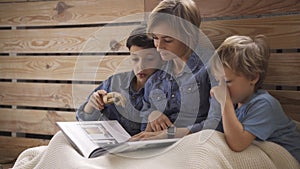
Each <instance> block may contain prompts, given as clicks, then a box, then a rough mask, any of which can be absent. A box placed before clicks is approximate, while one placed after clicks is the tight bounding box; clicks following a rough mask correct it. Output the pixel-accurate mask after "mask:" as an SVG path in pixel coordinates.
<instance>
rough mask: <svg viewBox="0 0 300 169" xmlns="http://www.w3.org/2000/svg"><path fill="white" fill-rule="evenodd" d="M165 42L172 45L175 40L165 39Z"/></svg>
mask: <svg viewBox="0 0 300 169" xmlns="http://www.w3.org/2000/svg"><path fill="white" fill-rule="evenodd" d="M164 41H165V42H166V43H171V42H172V41H173V39H170V38H166V39H164Z"/></svg>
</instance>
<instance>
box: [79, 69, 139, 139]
mask: <svg viewBox="0 0 300 169" xmlns="http://www.w3.org/2000/svg"><path fill="white" fill-rule="evenodd" d="M134 80H136V77H135V76H134V73H133V72H123V73H119V74H115V75H113V76H110V77H109V78H108V79H107V80H105V81H103V82H102V83H101V84H100V85H99V86H98V87H97V88H96V89H95V90H94V91H93V92H92V93H91V94H90V95H89V96H88V99H87V100H86V102H85V103H83V104H82V105H81V106H80V107H79V108H78V110H77V111H76V119H77V120H78V121H97V120H117V121H119V123H120V124H121V125H122V126H123V127H124V129H125V130H126V131H127V132H128V133H129V134H130V135H135V134H137V133H139V132H140V127H141V117H140V110H141V109H142V107H143V101H142V99H143V95H144V88H142V89H140V90H139V91H135V90H134V89H133V85H132V82H133V81H134ZM97 90H106V91H107V92H119V93H121V94H122V95H123V96H125V97H126V105H125V108H123V107H122V106H117V105H115V104H109V105H105V107H104V109H103V110H96V109H94V110H93V112H92V113H85V112H84V107H85V105H86V104H87V103H88V100H89V98H90V97H91V95H92V94H93V93H94V92H95V91H97Z"/></svg>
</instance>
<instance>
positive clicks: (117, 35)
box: [0, 24, 137, 53]
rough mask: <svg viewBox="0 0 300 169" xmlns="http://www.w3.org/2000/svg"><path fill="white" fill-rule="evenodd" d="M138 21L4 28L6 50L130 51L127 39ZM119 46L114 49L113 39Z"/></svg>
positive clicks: (1, 39)
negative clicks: (98, 25)
mask: <svg viewBox="0 0 300 169" xmlns="http://www.w3.org/2000/svg"><path fill="white" fill-rule="evenodd" d="M135 27H137V24H132V25H122V26H110V25H107V26H104V27H81V28H59V29H26V30H0V52H3V53H11V52H12V53H85V52H114V51H115V52H128V49H127V48H126V45H125V41H126V39H127V37H128V36H129V34H130V32H131V31H132V30H133V29H134V28H135ZM114 41H116V42H118V43H120V44H119V47H117V48H113V49H112V48H111V43H112V42H114Z"/></svg>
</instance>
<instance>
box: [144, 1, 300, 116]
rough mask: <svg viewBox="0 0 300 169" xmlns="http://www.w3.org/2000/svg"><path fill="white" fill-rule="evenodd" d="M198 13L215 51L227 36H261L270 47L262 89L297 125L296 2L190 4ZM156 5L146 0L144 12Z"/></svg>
mask: <svg viewBox="0 0 300 169" xmlns="http://www.w3.org/2000/svg"><path fill="white" fill-rule="evenodd" d="M194 1H195V2H196V3H197V5H198V7H199V9H200V12H201V15H202V23H201V29H202V31H203V32H204V33H205V34H206V35H207V37H208V38H209V39H210V40H211V42H212V44H213V45H214V46H215V48H217V47H218V46H219V45H220V44H221V43H222V42H223V41H224V40H225V38H226V37H228V36H231V35H249V36H254V35H257V34H264V35H266V36H267V37H268V39H269V41H270V47H271V51H272V53H271V58H270V62H269V69H268V75H267V77H266V80H265V89H268V90H269V91H270V93H271V94H272V95H273V96H275V97H276V98H277V99H278V100H279V101H280V102H281V104H282V106H283V108H284V110H285V112H286V113H287V114H288V115H289V116H291V117H292V118H293V119H295V120H297V121H300V91H299V90H300V38H299V37H300V1H299V0H284V1H281V0H251V1H247V0H243V1H240V0H213V1H212V0H194ZM159 2H160V1H159V0H146V1H145V11H148V12H149V11H151V10H152V9H153V8H154V7H155V6H156V5H157V4H158V3H159Z"/></svg>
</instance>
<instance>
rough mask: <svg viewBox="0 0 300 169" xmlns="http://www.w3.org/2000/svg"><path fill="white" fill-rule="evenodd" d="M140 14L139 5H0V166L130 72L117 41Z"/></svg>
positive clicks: (45, 138)
mask: <svg viewBox="0 0 300 169" xmlns="http://www.w3.org/2000/svg"><path fill="white" fill-rule="evenodd" d="M143 12H144V2H143V1H141V0H130V1H127V0H101V1H99V0H88V1H87V0H74V1H73V0H65V1H57V0H51V1H50V0H49V1H43V0H37V1H26V0H10V1H5V0H0V116H1V118H0V134H1V135H0V164H1V163H6V162H12V161H13V160H15V158H16V157H17V156H18V154H19V153H20V152H21V151H23V150H25V149H26V148H28V147H33V146H38V145H46V144H47V143H48V142H49V139H50V138H51V137H52V135H53V134H54V133H55V132H57V130H58V128H57V127H56V126H55V122H56V121H75V120H76V119H75V113H74V112H75V109H76V108H77V107H78V106H79V105H80V104H82V103H83V101H85V99H86V97H87V96H88V94H89V93H90V92H91V91H92V90H93V89H94V88H95V87H96V86H97V85H98V84H99V83H100V82H101V81H102V80H104V79H106V78H107V77H108V76H110V75H112V74H114V73H115V72H118V71H125V70H130V67H129V66H128V64H127V63H128V60H127V58H128V54H129V53H128V49H127V48H126V47H125V44H124V42H125V40H126V37H127V36H128V35H129V33H130V32H131V30H132V29H133V28H134V27H136V26H137V25H139V24H141V22H142V21H143V20H144V15H143ZM39 138H40V139H39ZM8 143H9V144H8Z"/></svg>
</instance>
